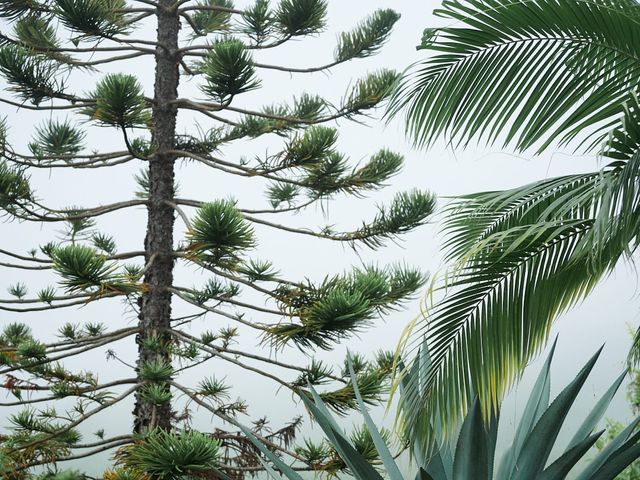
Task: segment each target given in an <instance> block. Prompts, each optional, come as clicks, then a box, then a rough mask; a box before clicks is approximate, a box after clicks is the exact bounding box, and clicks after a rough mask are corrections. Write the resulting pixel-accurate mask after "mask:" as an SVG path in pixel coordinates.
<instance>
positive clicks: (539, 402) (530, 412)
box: [496, 338, 558, 480]
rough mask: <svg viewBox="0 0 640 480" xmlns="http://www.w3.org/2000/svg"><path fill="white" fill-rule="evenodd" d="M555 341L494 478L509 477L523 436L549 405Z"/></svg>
mask: <svg viewBox="0 0 640 480" xmlns="http://www.w3.org/2000/svg"><path fill="white" fill-rule="evenodd" d="M557 342H558V339H557V338H556V340H555V341H554V342H553V345H552V346H551V350H550V351H549V355H548V356H547V360H546V361H545V363H544V365H543V367H542V370H540V373H539V374H538V378H537V379H536V383H535V384H534V385H533V390H532V391H531V395H530V396H529V400H528V401H527V405H526V406H525V408H524V412H523V414H522V418H521V419H520V423H519V424H518V429H517V430H516V434H515V437H514V442H513V444H512V446H511V447H510V448H509V449H508V450H507V451H506V452H505V453H504V456H503V457H502V461H501V463H500V467H499V468H498V472H497V475H496V480H508V479H510V478H511V475H512V474H513V469H514V466H515V463H516V459H517V458H518V455H520V450H521V449H522V445H523V443H524V440H525V438H527V435H529V433H530V432H531V429H532V428H533V426H534V425H535V424H536V422H537V421H538V420H539V419H540V417H541V416H542V413H543V412H544V411H545V410H546V408H547V407H548V406H549V395H550V393H549V391H550V387H551V385H550V383H551V380H550V379H551V375H550V369H551V361H552V360H553V354H554V352H555V350H556V344H557Z"/></svg>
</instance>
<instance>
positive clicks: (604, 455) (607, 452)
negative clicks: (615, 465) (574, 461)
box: [576, 417, 640, 480]
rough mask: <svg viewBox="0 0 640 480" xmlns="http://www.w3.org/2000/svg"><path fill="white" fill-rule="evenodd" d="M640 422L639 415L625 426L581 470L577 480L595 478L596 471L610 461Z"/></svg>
mask: <svg viewBox="0 0 640 480" xmlns="http://www.w3.org/2000/svg"><path fill="white" fill-rule="evenodd" d="M639 424H640V417H637V418H636V419H635V420H634V421H633V422H631V423H630V424H629V425H628V426H627V428H625V429H624V430H623V431H622V432H620V433H619V434H618V436H617V437H616V438H614V439H613V440H611V441H610V442H609V443H607V445H606V446H605V447H604V448H603V449H602V450H601V451H600V453H599V454H598V455H597V456H596V458H594V459H593V460H592V461H591V463H589V465H587V467H586V468H585V469H584V470H583V471H582V472H580V475H578V477H577V478H576V480H591V479H595V478H596V477H594V473H595V472H597V471H598V469H599V468H600V467H602V466H603V465H605V464H606V462H608V460H609V457H611V456H612V455H614V454H615V453H616V451H617V450H618V448H620V447H621V446H622V445H623V444H624V443H625V442H626V441H627V439H628V438H629V436H631V434H632V433H633V431H634V430H635V429H636V427H637V426H638V425H639Z"/></svg>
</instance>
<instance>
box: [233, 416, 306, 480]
mask: <svg viewBox="0 0 640 480" xmlns="http://www.w3.org/2000/svg"><path fill="white" fill-rule="evenodd" d="M238 427H240V430H242V432H243V433H244V434H245V435H246V436H247V438H248V439H249V440H251V443H253V444H254V445H255V446H256V447H258V450H260V452H262V454H263V455H264V456H265V457H267V458H268V459H269V460H270V461H271V462H273V464H274V465H275V466H276V467H278V469H279V470H280V471H281V472H282V473H284V474H285V475H286V476H287V478H288V479H289V480H303V479H302V477H301V476H300V475H298V474H297V473H296V472H295V471H294V470H293V469H292V468H291V467H290V466H289V465H287V464H286V463H284V462H283V461H282V459H281V458H280V457H278V455H276V454H275V453H273V452H272V451H270V450H269V449H268V448H267V447H265V446H264V445H263V444H262V442H261V441H260V440H258V439H257V438H256V436H255V435H254V434H253V433H251V430H249V429H248V428H247V427H245V426H244V425H241V424H238ZM263 465H266V463H263ZM274 474H275V472H274ZM274 478H278V477H277V476H275V477H274Z"/></svg>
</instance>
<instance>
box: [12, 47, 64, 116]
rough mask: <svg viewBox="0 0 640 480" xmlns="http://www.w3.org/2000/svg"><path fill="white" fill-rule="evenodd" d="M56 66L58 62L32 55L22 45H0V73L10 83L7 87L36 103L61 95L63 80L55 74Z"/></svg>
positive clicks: (57, 70) (57, 66)
mask: <svg viewBox="0 0 640 480" xmlns="http://www.w3.org/2000/svg"><path fill="white" fill-rule="evenodd" d="M59 69H60V64H59V63H58V62H56V61H53V60H50V59H47V58H44V57H42V56H37V55H33V54H32V52H31V51H29V50H27V49H26V48H24V47H20V46H18V45H7V46H4V47H1V48H0V73H2V74H3V75H4V77H5V79H6V80H7V83H8V84H9V85H10V87H9V90H12V91H14V92H16V93H18V94H19V95H20V97H22V98H24V99H25V100H31V102H32V103H33V104H35V105H38V104H40V103H41V102H42V101H43V100H47V99H51V98H55V97H58V96H61V95H64V93H63V92H64V82H63V81H62V80H59V79H58V77H57V74H58V72H59Z"/></svg>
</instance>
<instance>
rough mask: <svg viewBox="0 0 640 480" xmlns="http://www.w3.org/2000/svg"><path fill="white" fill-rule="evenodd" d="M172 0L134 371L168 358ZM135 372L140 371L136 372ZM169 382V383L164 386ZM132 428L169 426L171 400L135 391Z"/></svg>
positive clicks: (165, 1)
mask: <svg viewBox="0 0 640 480" xmlns="http://www.w3.org/2000/svg"><path fill="white" fill-rule="evenodd" d="M175 3H176V1H175V0H158V4H159V5H158V8H157V13H156V15H157V19H158V30H157V43H158V46H157V47H156V71H155V86H154V105H153V122H154V126H153V138H152V140H153V146H154V148H155V153H154V154H153V156H152V157H151V158H150V160H149V205H148V223H147V235H146V238H145V259H146V262H147V264H149V262H151V266H150V267H149V268H148V270H147V272H146V274H145V279H144V281H145V284H146V285H147V286H148V287H149V291H148V292H147V293H146V294H145V295H144V296H143V298H142V302H141V308H140V317H139V319H140V322H139V325H140V327H141V332H140V335H139V337H138V361H137V366H138V370H139V369H140V365H141V364H142V363H143V362H146V361H149V360H164V361H166V362H170V361H171V354H170V353H169V351H168V346H169V345H170V343H171V335H170V328H171V324H170V319H171V293H170V292H169V287H171V286H172V284H173V265H174V258H173V256H172V251H173V225H174V211H173V208H172V207H171V205H170V203H171V202H172V201H173V197H174V191H173V186H174V164H175V160H176V159H175V156H173V155H170V154H168V153H167V152H168V151H169V150H172V149H173V147H174V142H175V133H176V117H177V108H176V106H175V105H174V104H171V103H170V102H171V101H173V100H175V99H176V98H177V96H178V83H179V71H178V64H179V58H178V53H177V49H178V33H179V30H180V19H179V17H178V14H177V11H176V9H175V8H172V6H173V5H175ZM153 336H156V337H158V338H159V339H161V341H162V344H163V345H165V346H166V347H167V348H163V349H162V350H161V351H160V352H157V351H154V350H151V349H149V348H148V346H145V345H144V343H143V341H144V340H145V339H147V338H150V337H153ZM138 375H139V372H138ZM168 388H169V387H168V386H167V389H168ZM133 413H134V416H135V419H134V431H135V432H137V433H142V432H144V431H145V430H147V428H149V427H150V426H151V427H153V426H156V427H160V428H166V429H169V428H171V404H170V403H166V404H163V405H159V406H155V405H153V404H151V403H150V402H148V401H145V400H144V399H143V398H142V397H141V395H140V392H139V391H138V392H137V394H136V404H135V409H134V412H133Z"/></svg>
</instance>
